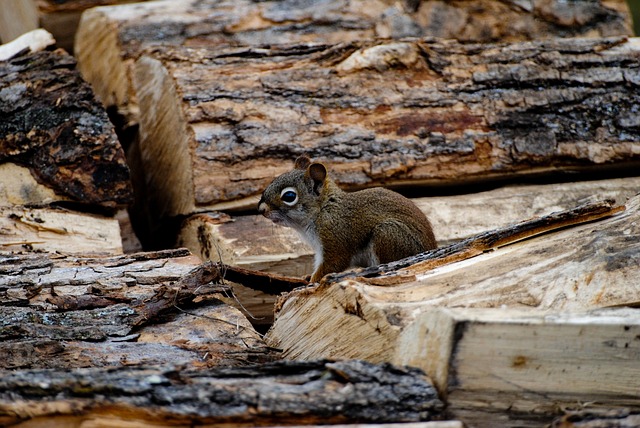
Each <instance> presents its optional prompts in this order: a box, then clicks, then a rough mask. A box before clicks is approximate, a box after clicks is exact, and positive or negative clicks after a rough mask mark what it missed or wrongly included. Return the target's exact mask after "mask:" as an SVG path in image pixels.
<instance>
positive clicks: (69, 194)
mask: <svg viewBox="0 0 640 428" xmlns="http://www.w3.org/2000/svg"><path fill="white" fill-rule="evenodd" d="M75 65H76V62H75V60H74V59H73V57H71V56H70V55H68V54H67V53H66V52H64V51H62V50H55V51H53V52H49V51H41V52H35V53H28V54H25V55H23V56H19V57H14V58H12V59H9V60H8V61H2V62H0V91H2V93H3V101H4V102H3V103H0V114H1V115H2V118H3V120H2V121H0V147H2V151H1V153H0V164H15V165H17V166H19V167H22V168H28V169H29V171H30V174H31V175H32V176H33V179H32V180H29V181H30V182H31V183H33V181H34V180H35V181H36V182H37V183H39V185H40V186H45V187H47V188H49V189H50V190H51V191H49V192H41V191H38V192H37V193H39V194H40V193H42V194H43V196H44V197H45V199H44V200H41V201H37V200H36V199H35V198H34V194H33V193H31V192H30V190H29V189H30V188H32V187H33V186H32V184H29V188H27V189H25V188H22V187H21V185H20V182H16V177H14V176H12V174H13V172H14V171H15V168H13V169H12V168H9V169H7V168H2V169H0V173H2V174H3V176H2V177H0V182H1V183H5V184H3V187H4V188H5V189H7V188H9V189H14V191H12V192H11V194H9V195H8V196H7V197H8V198H13V199H12V201H13V200H15V199H17V198H20V197H22V198H24V199H25V202H24V203H38V202H39V203H40V204H42V203H48V202H50V199H51V198H52V197H53V198H54V199H55V200H56V201H72V202H79V203H81V204H85V205H94V208H95V206H96V205H99V206H102V207H106V208H109V209H113V208H115V207H117V206H123V205H126V204H127V203H128V202H130V200H131V197H132V191H131V184H130V181H129V169H128V167H127V164H126V162H125V158H124V152H123V150H122V147H121V146H120V143H119V142H118V138H117V136H116V134H115V131H114V128H113V125H112V124H111V122H110V121H109V119H108V117H107V114H106V112H105V110H104V108H103V107H102V105H100V103H99V102H98V101H97V100H96V99H95V96H94V94H93V92H92V90H91V87H90V86H89V84H88V83H86V82H85V81H83V80H82V79H81V77H80V74H79V73H78V71H77V70H76V68H75ZM21 172H22V173H23V172H24V170H23V169H21ZM20 179H21V178H20ZM12 182H13V184H9V185H7V184H6V183H12ZM5 186H6V187H5ZM5 191H6V190H5ZM16 192H17V196H16ZM25 194H26V196H24V195H25ZM0 196H4V195H0ZM27 201H28V202H27ZM7 203H10V202H9V201H8V200H3V201H0V205H7Z"/></svg>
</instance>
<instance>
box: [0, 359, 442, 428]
mask: <svg viewBox="0 0 640 428" xmlns="http://www.w3.org/2000/svg"><path fill="white" fill-rule="evenodd" d="M442 408H443V406H442V402H441V401H440V400H439V399H438V397H437V394H436V392H435V390H434V388H433V386H432V385H431V383H430V382H429V380H428V379H427V378H426V377H424V376H423V374H422V373H421V372H420V371H418V370H414V369H402V368H399V367H393V366H390V365H387V364H385V365H377V366H376V365H372V364H369V363H366V362H359V361H343V362H326V361H316V362H292V361H282V362H277V363H272V364H267V365H260V366H249V367H238V368H232V369H229V368H219V369H215V370H210V371H194V370H193V369H189V368H186V369H183V368H180V367H174V366H170V367H141V368H130V367H121V368H117V369H110V370H104V369H95V368H92V369H83V370H75V371H64V370H53V371H51V370H49V371H39V370H31V371H29V370H23V371H22V370H21V371H14V372H8V373H7V372H5V373H3V375H2V376H1V377H0V423H2V424H3V425H4V426H7V425H10V424H16V423H18V422H31V423H32V424H34V425H35V424H39V423H40V424H43V423H46V425H47V426H48V427H58V426H69V425H81V424H82V423H84V422H87V421H91V422H92V423H94V424H96V425H99V426H104V427H116V426H118V427H121V426H123V425H122V424H127V425H132V424H134V425H136V426H152V425H153V426H158V425H166V424H170V425H174V426H175V425H178V426H186V425H188V426H192V425H207V426H213V425H221V424H225V426H247V425H252V426H265V425H266V426H269V425H276V424H277V425H281V424H287V425H291V424H300V425H306V424H320V423H322V424H332V423H349V422H359V423H363V422H368V423H382V422H411V421H424V420H430V419H434V418H438V417H439V416H440V415H441V414H442ZM435 428H438V426H437V425H436V427H435Z"/></svg>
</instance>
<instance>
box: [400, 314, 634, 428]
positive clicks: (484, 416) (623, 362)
mask: <svg viewBox="0 0 640 428" xmlns="http://www.w3.org/2000/svg"><path fill="white" fill-rule="evenodd" d="M639 334H640V309H629V308H627V309H608V310H598V311H594V312H587V313H573V312H566V311H554V312H547V313H545V312H539V311H526V310H512V309H435V308H434V309H432V310H430V311H426V312H424V313H422V314H420V315H419V316H418V317H417V318H416V319H415V321H414V322H412V323H411V324H410V325H409V326H408V327H407V328H406V329H404V330H403V331H402V333H401V335H400V337H399V341H398V343H397V348H396V350H395V351H396V352H395V355H394V357H393V359H392V361H393V362H395V363H397V364H398V363H399V364H407V365H411V366H415V367H420V368H422V369H424V370H425V371H426V372H427V373H428V374H429V376H430V377H431V378H432V379H433V380H434V383H435V384H436V385H437V387H438V388H439V390H440V393H441V394H443V397H445V398H446V400H447V403H448V410H449V411H450V412H451V414H452V415H454V417H456V418H460V419H461V420H462V421H463V422H465V424H466V425H467V426H469V427H474V426H478V427H481V426H489V425H491V426H513V425H514V424H515V425H518V426H540V425H541V424H543V425H544V424H547V423H549V422H550V420H551V419H552V418H553V417H555V416H557V415H559V414H561V412H562V409H566V408H572V407H573V408H575V406H577V405H579V403H585V405H587V406H588V407H589V408H590V409H597V408H600V409H602V408H604V409H607V408H617V407H630V408H633V409H636V410H638V409H640V396H638V390H640V365H638V355H640V341H639V340H638V337H639ZM587 403H588V404H587ZM518 419H520V420H521V421H518ZM516 421H518V422H516Z"/></svg>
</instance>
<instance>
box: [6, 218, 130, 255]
mask: <svg viewBox="0 0 640 428" xmlns="http://www.w3.org/2000/svg"><path fill="white" fill-rule="evenodd" d="M25 249H29V250H35V251H48V252H52V253H53V252H60V253H64V254H83V255H85V256H87V255H89V254H122V252H123V249H122V239H121V237H120V225H119V223H118V220H116V219H115V218H113V217H105V216H101V215H97V214H86V213H80V212H74V211H69V210H64V209H60V208H57V209H56V208H26V207H23V206H15V207H2V206H0V251H19V250H25Z"/></svg>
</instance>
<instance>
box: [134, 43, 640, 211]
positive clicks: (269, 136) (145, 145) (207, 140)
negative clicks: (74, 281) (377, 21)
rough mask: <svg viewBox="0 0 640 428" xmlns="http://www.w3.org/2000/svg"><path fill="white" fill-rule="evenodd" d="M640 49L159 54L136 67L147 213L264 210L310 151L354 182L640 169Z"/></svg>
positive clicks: (555, 46)
mask: <svg viewBox="0 0 640 428" xmlns="http://www.w3.org/2000/svg"><path fill="white" fill-rule="evenodd" d="M639 46H640V44H639V43H638V41H637V40H636V39H624V38H612V39H573V40H554V41H547V42H533V43H522V44H505V45H491V44H487V45H471V44H466V45H464V44H459V43H457V42H454V41H434V40H411V41H408V40H406V41H401V42H389V41H386V42H360V43H355V42H354V43H345V44H340V45H331V46H325V45H295V46H288V47H273V48H238V49H227V50H221V49H186V48H172V47H158V48H155V49H152V50H150V51H149V52H147V55H145V56H143V57H141V58H140V59H139V60H138V61H137V62H136V67H135V81H136V82H137V83H136V88H137V89H136V90H137V95H138V97H139V103H140V108H141V123H140V134H141V153H142V158H143V159H145V161H146V162H148V165H149V167H148V168H147V167H145V169H146V171H147V176H146V181H147V184H148V185H149V187H148V192H149V200H148V203H147V204H148V206H149V207H151V212H153V213H155V214H156V215H157V216H159V217H160V218H163V217H171V216H175V215H180V214H192V213H194V212H198V211H206V210H215V209H231V208H243V207H253V206H254V204H255V203H256V202H257V198H258V195H259V194H260V193H261V192H262V190H263V189H264V188H265V187H266V186H267V184H268V183H269V182H270V181H271V180H272V179H273V177H274V176H276V175H278V174H280V173H283V172H285V171H287V170H289V169H291V168H292V166H293V160H294V159H295V157H296V156H297V155H299V154H301V153H307V154H309V155H311V156H312V157H313V158H316V159H320V160H324V161H327V162H328V163H329V167H330V170H331V171H332V173H333V175H334V177H335V178H336V179H337V181H338V183H340V184H342V185H343V186H344V187H346V188H348V189H349V188H351V189H353V188H361V187H368V186H372V185H378V184H385V185H388V186H403V185H409V184H411V185H414V186H415V185H427V184H428V185H434V186H443V185H451V184H455V185H465V184H468V183H470V182H475V183H478V182H486V181H487V180H496V179H506V178H509V179H511V180H513V179H514V177H523V176H524V177H531V176H534V175H536V176H537V175H539V174H543V173H546V174H561V173H573V172H576V171H588V172H590V173H594V172H602V171H611V170H615V169H616V168H621V167H626V168H629V169H628V170H627V171H632V172H633V171H637V166H638V164H640V156H639V155H638V153H640V150H638V147H639V146H638V145H639V141H640V134H638V132H637V130H638V127H637V120H636V118H637V115H636V114H635V113H634V111H635V110H634V109H635V106H636V105H637V104H638V102H640V90H639V88H640V85H639V84H638V83H639V82H640V78H639V77H638V76H640V67H639V66H638V64H639V62H638V56H639V55H640V49H639ZM576 124H580V126H577V125H576ZM151 165H153V167H151ZM633 168H636V169H633Z"/></svg>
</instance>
